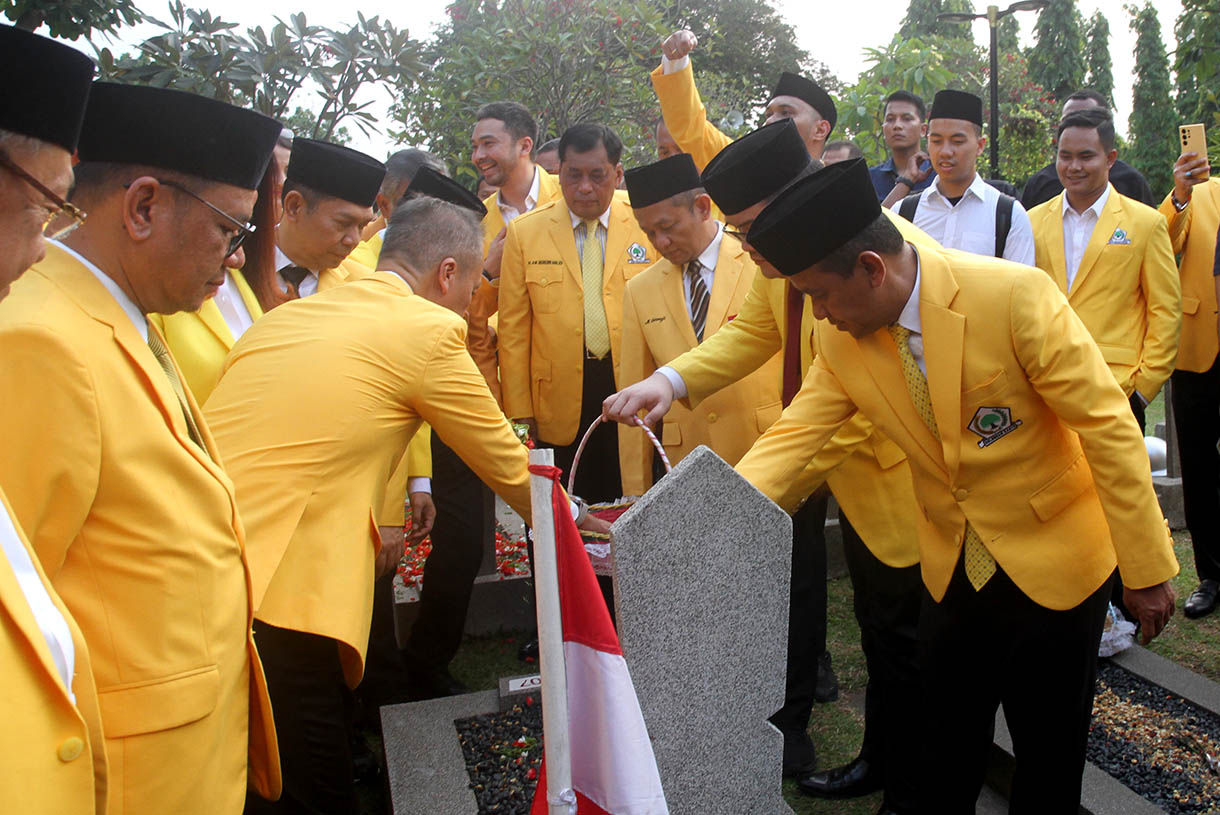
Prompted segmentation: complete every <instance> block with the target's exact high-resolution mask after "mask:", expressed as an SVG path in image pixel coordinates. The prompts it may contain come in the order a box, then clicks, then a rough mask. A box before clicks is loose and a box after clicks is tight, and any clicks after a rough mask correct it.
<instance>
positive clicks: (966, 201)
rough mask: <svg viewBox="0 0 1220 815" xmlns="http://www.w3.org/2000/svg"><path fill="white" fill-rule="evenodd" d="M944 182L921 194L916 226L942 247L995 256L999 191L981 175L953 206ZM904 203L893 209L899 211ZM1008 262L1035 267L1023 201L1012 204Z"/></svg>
mask: <svg viewBox="0 0 1220 815" xmlns="http://www.w3.org/2000/svg"><path fill="white" fill-rule="evenodd" d="M940 185H941V179H940V178H939V177H938V178H937V179H936V183H934V184H932V185H931V186H930V187H928V188H927V189H925V190H924V191H923V192H921V193H920V194H919V207H918V208H917V209H916V210H915V226H917V227H919V228H920V229H922V230H923V231H924V232H927V233H928V234H929V235H931V236H932V237H933V238H935V239H936V240H937V241H938V242H939V243H940V245H941V246H944V247H947V248H949V249H961V250H962V251H964V252H973V253H975V254H976V255H987V256H989V257H994V256H995V210H996V202H997V201H999V199H1000V191H999V190H997V189H996V188H995V187H993V186H991V185H990V184H988V183H987V182H986V181H984V180H983V177H982V176H980V175H979V174H978V173H975V174H974V180H973V181H971V182H970V186H969V187H967V188H966V192H965V193H964V194H963V195H962V197H961V200H959V201H958V202H957V204H956V205H954V204H953V203H952V202H950V201H949V199H948V198H946V197H945V195H944V193H942V192H941V190H940ZM901 207H902V201H901V200H899V201H896V202H895V203H894V205H893V206H892V207H891V209H892V210H894V212H898V211H899V210H900V209H901ZM1004 258H1005V259H1006V260H1012V261H1016V262H1017V263H1024V264H1025V265H1027V266H1032V265H1033V264H1034V230H1033V227H1032V226H1031V225H1030V223H1029V215H1028V214H1026V212H1025V208H1024V207H1023V206H1021V202H1020V201H1015V202H1013V205H1012V226H1011V227H1010V228H1009V230H1008V239H1007V242H1006V243H1005V244H1004Z"/></svg>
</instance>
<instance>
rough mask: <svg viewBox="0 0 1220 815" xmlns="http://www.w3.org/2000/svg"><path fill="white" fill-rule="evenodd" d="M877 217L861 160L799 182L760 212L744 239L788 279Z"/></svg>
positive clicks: (878, 206) (834, 166) (876, 205)
mask: <svg viewBox="0 0 1220 815" xmlns="http://www.w3.org/2000/svg"><path fill="white" fill-rule="evenodd" d="M880 215H881V204H880V203H879V202H878V201H877V193H876V192H875V191H874V190H873V183H872V180H871V179H870V178H869V175H868V164H867V163H866V162H865V161H864V159H862V158H858V159H853V160H851V161H841V162H839V163H837V164H831V165H830V166H828V167H826V168H825V169H822V170H818V171H817V172H816V173H814V174H813V175H810V176H806V177H805V178H802V179H801V180H800V181H798V182H796V183H795V184H793V185H792V186H791V187H789V188H788V189H786V190H784V191H783V192H782V193H780V194H779V195H778V196H777V197H776V199H775V200H774V201H772V202H771V203H770V204H768V205H767V208H766V209H764V210H763V211H762V212H761V213H759V215H758V217H757V218H756V219H755V220H754V225H753V226H751V227H750V234H749V236H748V238H747V239H748V240H749V242H750V245H751V246H753V247H754V248H755V249H757V250H758V252H759V254H761V255H762V256H763V257H765V258H766V259H767V261H768V262H769V263H770V264H771V265H772V266H774V267H775V268H776V269H778V270H779V272H780V274H782V275H785V276H789V275H794V274H797V273H798V272H803V271H804V270H805V269H808V268H809V267H810V266H812V265H814V264H815V263H817V262H818V261H820V260H822V259H823V258H825V257H826V256H827V255H829V254H830V253H831V252H833V251H834V250H836V249H838V248H839V247H840V246H842V245H843V244H845V243H847V242H848V241H849V240H851V239H852V238H854V237H855V236H856V235H858V234H860V232H862V231H863V230H864V228H865V227H867V226H869V225H870V224H872V223H873V221H875V220H877V218H878V216H880Z"/></svg>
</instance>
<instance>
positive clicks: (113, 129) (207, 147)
mask: <svg viewBox="0 0 1220 815" xmlns="http://www.w3.org/2000/svg"><path fill="white" fill-rule="evenodd" d="M279 135H280V123H279V122H277V121H276V120H275V119H272V118H271V117H269V116H264V115H263V114H261V113H255V112H254V111H252V110H246V109H245V108H239V107H236V106H234V105H229V104H225V103H224V102H218V101H216V100H215V99H209V98H208V97H206V96H199V95H197V94H193V93H186V92H185V91H174V90H169V89H168V88H150V87H147V86H144V85H119V84H117V83H114V82H95V83H93V90H92V91H91V92H90V94H89V106H88V108H87V110H86V111H85V125H84V127H83V128H82V130H81V137H80V148H79V151H78V152H79V154H80V159H81V161H105V162H114V163H116V164H143V165H148V166H150V167H159V168H161V169H165V170H173V171H175V172H179V173H186V174H187V175H193V176H197V177H199V178H204V179H207V180H209V181H217V182H220V183H222V184H232V185H233V186H235V187H241V188H243V189H247V190H256V189H258V185H259V182H260V181H262V178H263V173H264V172H265V171H266V169H267V162H269V161H270V160H271V151H272V149H273V148H274V147H275V141H276V139H277V138H279Z"/></svg>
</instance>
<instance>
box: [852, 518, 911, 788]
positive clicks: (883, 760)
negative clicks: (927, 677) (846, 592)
mask: <svg viewBox="0 0 1220 815" xmlns="http://www.w3.org/2000/svg"><path fill="white" fill-rule="evenodd" d="M839 524H840V526H841V527H842V529H843V552H844V555H845V556H846V559H847V571H848V574H849V575H850V576H851V585H852V591H853V607H854V610H855V613H856V621H857V622H858V623H859V624H860V647H861V649H862V650H863V651H864V661H865V663H866V664H867V665H868V686H867V688H866V689H865V692H864V743H863V744H862V745H861V747H860V758H862V759H864V760H866V761H868V763H869V764H870V765H871V766H872V767H874V768H876V769H878V770H880V771H881V774H882V778H883V779H884V782H885V803H886V804H887V805H889V806H890V807H891V808H892V809H895V810H897V811H899V812H915V811H916V810H917V809H918V807H919V786H920V767H919V762H918V761H917V760H915V756H918V755H919V754H920V753H921V751H922V749H923V734H922V733H921V731H920V725H921V720H920V710H921V708H922V696H921V692H922V691H921V688H920V681H919V645H918V635H919V611H920V606H921V605H922V604H923V596H924V588H923V580H922V578H921V577H920V574H919V564H915V565H914V566H906V567H903V568H895V567H893V566H887V565H886V564H884V563H882V562H881V561H880V560H878V559H877V558H876V557H875V556H874V555H873V553H872V552H870V551H869V550H868V547H867V546H865V545H864V541H862V540H861V539H860V536H859V535H858V534H856V531H855V529H853V528H852V526H851V524H850V523H848V522H847V518H846V517H845V516H844V515H843V513H842V512H840V513H839Z"/></svg>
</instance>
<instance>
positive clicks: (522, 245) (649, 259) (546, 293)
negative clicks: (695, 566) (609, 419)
mask: <svg viewBox="0 0 1220 815" xmlns="http://www.w3.org/2000/svg"><path fill="white" fill-rule="evenodd" d="M621 154H622V142H621V141H619V138H618V136H617V135H616V134H615V133H614V131H613V130H611V129H610V128H608V127H606V126H605V125H598V124H591V123H587V124H579V125H574V126H573V127H571V128H569V129H568V131H567V132H566V133H564V135H563V137H562V138H561V139H560V146H559V156H560V170H559V183H560V187H561V189H562V191H563V199H562V200H559V201H553V202H551V203H550V204H546V205H543V206H540V207H538V208H537V209H535V210H534V211H533V212H530V213H527V214H526V215H522V216H520V217H519V218H517V219H516V220H514V221H513V222H512V223H510V224H509V227H508V233H507V239H506V240H505V243H504V259H503V263H502V266H501V270H502V272H501V275H500V325H499V332H500V382H501V387H502V388H503V397H504V412H505V413H506V414H507V415H509V416H510V417H513V418H514V419H516V420H517V421H520V422H523V423H525V424H527V425H529V426H530V428H531V435H532V436H533V437H534V438H535V439H537V440H539V441H541V442H543V443H545V444H547V445H551V446H553V447H555V465H556V466H557V467H560V468H561V469H563V470H564V471H565V472H568V471H570V470H571V468H572V458H573V455H574V454H575V452H576V443H577V442H578V441H579V436H580V434H582V433H583V432H584V430H585V429H586V428H587V427H588V426H589V424H590V423H592V421H593V420H594V419H595V418H596V417H597V416H599V415H601V403H602V400H603V399H604V398H605V397H606V396H608V395H609V394H611V393H612V392H613V391H614V390H615V383H616V382H617V381H618V377H619V364H620V356H619V354H620V342H621V330H622V315H623V288H624V287H625V285H626V283H627V280H628V279H630V278H632V277H634V276H635V275H637V274H638V273H640V272H642V271H644V270H645V269H647V268H648V267H649V266H650V265H652V263H653V261H654V260H656V250H654V249H653V248H652V245H651V244H649V243H648V238H647V237H646V236H645V235H644V232H643V230H641V229H640V227H639V225H638V224H637V223H636V222H635V218H634V217H633V216H632V214H631V207H630V206H629V205H628V203H627V201H626V195H625V194H616V191H615V190H616V188H617V186H618V183H619V180H620V179H621V178H622V175H623V166H622V164H620V163H619V158H620V157H621ZM586 289H587V290H588V291H586ZM624 430H625V429H624ZM583 455H584V461H585V466H584V467H581V468H580V470H579V471H578V472H577V474H576V475H577V480H576V493H577V494H578V495H580V496H581V497H582V498H585V499H586V500H588V501H590V502H593V501H605V500H614V499H617V498H618V497H619V490H620V488H621V480H620V476H619V472H618V470H619V466H618V438H617V436H616V434H615V433H613V432H612V431H610V430H605V431H603V432H601V433H596V434H594V436H593V437H592V438H591V440H590V442H589V445H588V446H587V447H586V448H585V452H584V454H583Z"/></svg>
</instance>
